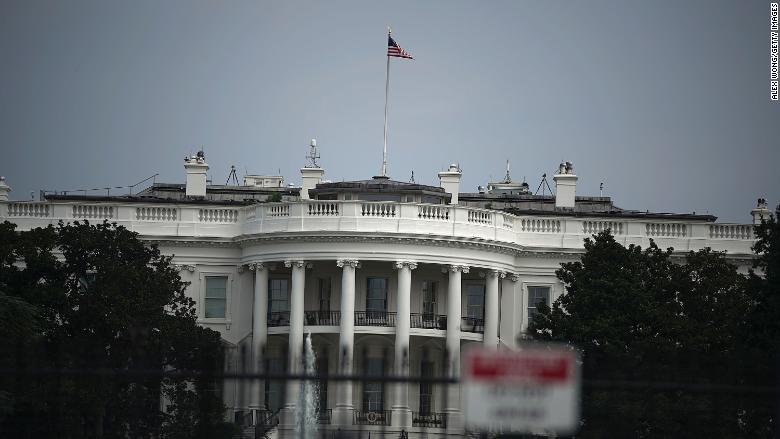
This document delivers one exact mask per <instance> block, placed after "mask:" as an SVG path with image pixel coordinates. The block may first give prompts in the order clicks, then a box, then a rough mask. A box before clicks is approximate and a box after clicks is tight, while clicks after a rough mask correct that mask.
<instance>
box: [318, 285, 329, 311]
mask: <svg viewBox="0 0 780 439" xmlns="http://www.w3.org/2000/svg"><path fill="white" fill-rule="evenodd" d="M319 289H320V311H330V278H324V279H323V278H321V279H319Z"/></svg>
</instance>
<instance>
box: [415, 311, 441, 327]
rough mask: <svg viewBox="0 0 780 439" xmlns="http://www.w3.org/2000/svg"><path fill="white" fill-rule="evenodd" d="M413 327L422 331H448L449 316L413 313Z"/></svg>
mask: <svg viewBox="0 0 780 439" xmlns="http://www.w3.org/2000/svg"><path fill="white" fill-rule="evenodd" d="M410 317H411V323H410V325H411V327H412V328H422V329H442V330H443V329H447V316H444V315H441V314H427V313H422V314H419V313H412V314H411V316H410Z"/></svg>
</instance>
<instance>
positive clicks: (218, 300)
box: [204, 276, 228, 319]
mask: <svg viewBox="0 0 780 439" xmlns="http://www.w3.org/2000/svg"><path fill="white" fill-rule="evenodd" d="M227 281H228V278H227V276H206V297H205V306H204V308H205V317H206V318H207V319H224V318H225V308H226V306H225V305H226V302H227Z"/></svg>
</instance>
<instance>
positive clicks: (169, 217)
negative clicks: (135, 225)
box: [135, 207, 178, 222]
mask: <svg viewBox="0 0 780 439" xmlns="http://www.w3.org/2000/svg"><path fill="white" fill-rule="evenodd" d="M135 219H137V220H138V221H160V222H169V221H176V220H178V215H177V209H176V208H175V207H136V208H135Z"/></svg>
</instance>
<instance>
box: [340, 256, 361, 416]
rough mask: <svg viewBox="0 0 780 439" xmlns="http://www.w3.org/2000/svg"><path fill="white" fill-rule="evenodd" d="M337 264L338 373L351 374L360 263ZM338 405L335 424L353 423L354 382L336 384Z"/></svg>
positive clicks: (353, 261) (346, 262) (345, 260)
mask: <svg viewBox="0 0 780 439" xmlns="http://www.w3.org/2000/svg"><path fill="white" fill-rule="evenodd" d="M336 265H338V266H339V267H341V268H342V274H341V331H340V333H339V352H338V373H339V374H342V375H351V374H352V373H353V369H352V356H353V351H354V345H355V269H356V268H358V267H359V266H360V263H359V262H358V261H356V260H354V259H340V260H338V261H336ZM336 386H337V387H336V389H337V390H336V407H335V408H334V409H333V422H334V424H335V425H352V410H353V409H354V407H353V405H352V382H351V381H340V382H338V383H337V384H336Z"/></svg>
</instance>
